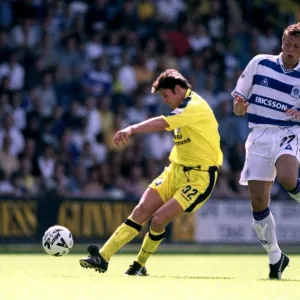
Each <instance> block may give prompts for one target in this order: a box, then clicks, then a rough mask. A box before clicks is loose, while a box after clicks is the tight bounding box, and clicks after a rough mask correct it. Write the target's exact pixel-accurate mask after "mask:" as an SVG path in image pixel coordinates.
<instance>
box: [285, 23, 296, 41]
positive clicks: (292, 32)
mask: <svg viewBox="0 0 300 300" xmlns="http://www.w3.org/2000/svg"><path fill="white" fill-rule="evenodd" d="M287 35H293V36H299V37H300V22H298V23H295V24H292V25H290V26H288V27H287V28H286V29H284V31H283V36H282V39H284V38H285V37H286V36H287Z"/></svg>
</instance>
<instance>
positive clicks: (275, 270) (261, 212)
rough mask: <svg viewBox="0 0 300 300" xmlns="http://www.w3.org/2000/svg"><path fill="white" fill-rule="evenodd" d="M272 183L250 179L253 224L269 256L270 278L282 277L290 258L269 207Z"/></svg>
mask: <svg viewBox="0 0 300 300" xmlns="http://www.w3.org/2000/svg"><path fill="white" fill-rule="evenodd" d="M272 184H273V183H272V182H271V181H258V180H250V181H248V187H249V193H250V198H251V206H252V211H253V223H252V226H253V228H254V230H255V231H256V233H257V235H258V238H259V239H260V241H261V244H262V246H263V247H264V248H265V249H266V251H267V253H268V256H269V261H270V273H269V278H270V279H281V273H282V272H283V271H284V269H285V268H286V266H287V265H288V263H289V259H288V257H287V256H286V255H285V254H283V253H282V251H281V250H280V248H279V246H278V243H277V238H276V232H275V227H276V226H275V221H274V218H273V215H272V213H271V211H270V208H269V204H270V193H271V188H272Z"/></svg>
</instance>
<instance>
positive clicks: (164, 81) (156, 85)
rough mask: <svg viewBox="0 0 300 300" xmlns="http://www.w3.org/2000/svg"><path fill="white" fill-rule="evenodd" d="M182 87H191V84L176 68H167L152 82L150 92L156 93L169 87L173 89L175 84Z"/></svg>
mask: <svg viewBox="0 0 300 300" xmlns="http://www.w3.org/2000/svg"><path fill="white" fill-rule="evenodd" d="M176 85H179V86H180V87H182V88H186V89H188V88H191V87H192V86H191V85H190V83H189V82H188V81H187V79H186V78H184V77H183V76H182V75H181V74H180V73H179V72H178V71H177V70H175V69H167V70H166V71H164V72H162V73H161V74H160V75H159V76H158V77H157V79H156V80H155V81H154V82H153V84H152V89H151V92H152V94H155V93H157V92H158V91H159V90H160V89H170V90H172V91H174V89H175V86H176Z"/></svg>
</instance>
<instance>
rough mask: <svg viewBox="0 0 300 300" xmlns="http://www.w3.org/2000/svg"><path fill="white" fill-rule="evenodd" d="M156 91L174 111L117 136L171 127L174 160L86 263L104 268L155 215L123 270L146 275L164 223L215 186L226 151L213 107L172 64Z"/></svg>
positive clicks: (205, 197) (202, 200)
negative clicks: (134, 254)
mask: <svg viewBox="0 0 300 300" xmlns="http://www.w3.org/2000/svg"><path fill="white" fill-rule="evenodd" d="M152 93H159V94H160V96H161V97H162V99H163V101H164V102H165V103H167V104H168V105H169V106H170V107H171V108H172V109H173V111H172V112H171V113H170V114H169V115H168V116H159V117H156V118H151V119H148V120H146V121H144V122H141V123H138V124H135V125H132V126H129V127H127V128H125V129H123V130H120V131H118V132H117V133H116V135H115V137H114V141H115V143H116V144H117V145H119V144H124V143H127V142H128V139H129V138H130V136H132V135H134V134H138V133H147V132H154V131H163V130H168V131H173V133H174V144H175V145H174V147H173V149H172V152H171V154H170V157H169V158H170V161H171V164H170V165H169V166H168V167H166V168H165V170H164V171H163V172H162V174H161V175H159V176H158V177H157V178H156V179H155V180H154V181H153V182H152V183H151V184H150V185H149V187H148V189H147V190H146V191H145V193H144V194H143V196H142V198H141V200H140V202H139V204H138V205H137V206H136V207H135V208H134V210H133V211H132V213H131V215H130V216H129V217H128V219H127V220H125V222H124V223H123V224H121V226H119V227H118V228H117V230H116V231H115V232H114V233H113V234H112V236H111V237H110V239H109V240H108V241H107V242H106V243H105V244H104V246H103V247H102V248H101V249H100V250H99V247H98V246H96V245H95V246H94V245H91V246H89V247H88V252H89V254H90V256H89V257H86V258H82V259H81V260H80V264H81V266H82V267H87V268H94V269H96V270H97V271H99V272H105V271H106V270H107V268H108V262H109V260H110V258H111V257H112V255H113V254H114V253H116V252H117V251H118V250H119V249H120V248H122V247H123V246H124V245H125V244H126V243H128V242H130V241H131V240H132V239H133V238H134V237H136V236H137V235H138V233H139V231H140V230H141V228H142V226H143V225H144V224H145V223H146V222H147V221H148V220H149V219H150V218H152V219H151V225H150V229H149V232H148V233H147V234H146V235H145V238H144V241H143V244H142V247H141V250H140V252H139V253H138V256H137V258H136V260H135V261H134V262H133V264H132V265H130V266H129V269H128V270H127V271H126V272H125V274H126V275H133V276H141V275H147V271H146V268H145V264H146V261H147V260H148V258H149V256H150V255H151V254H152V253H153V252H155V250H156V249H157V247H158V246H159V244H160V243H161V242H162V240H163V238H164V235H165V227H166V225H167V224H168V223H169V222H171V221H172V220H173V219H174V218H175V217H177V216H179V215H180V214H182V213H183V212H193V211H195V210H197V209H199V208H200V207H201V206H202V205H203V204H204V203H205V202H206V201H207V200H208V198H209V196H210V194H211V193H212V191H213V189H214V186H215V183H216V180H217V174H218V168H219V166H220V165H221V164H222V160H223V155H222V152H221V149H220V136H219V132H218V124H217V121H216V119H215V116H214V114H213V112H212V110H211V108H210V107H209V105H208V104H207V102H206V101H205V100H204V99H202V98H201V97H200V96H199V95H197V94H196V93H195V92H194V91H192V90H191V86H190V84H189V83H188V81H187V80H186V79H185V78H184V77H183V76H182V75H181V74H180V73H179V72H178V71H176V70H173V69H168V70H166V71H165V72H163V73H161V74H160V76H159V77H158V78H157V80H156V81H155V82H154V83H153V86H152ZM157 147H159V145H157Z"/></svg>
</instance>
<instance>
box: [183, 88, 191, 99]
mask: <svg viewBox="0 0 300 300" xmlns="http://www.w3.org/2000/svg"><path fill="white" fill-rule="evenodd" d="M191 93H192V91H191V89H187V90H186V93H185V96H184V99H186V98H187V97H188V96H190V95H191Z"/></svg>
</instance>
